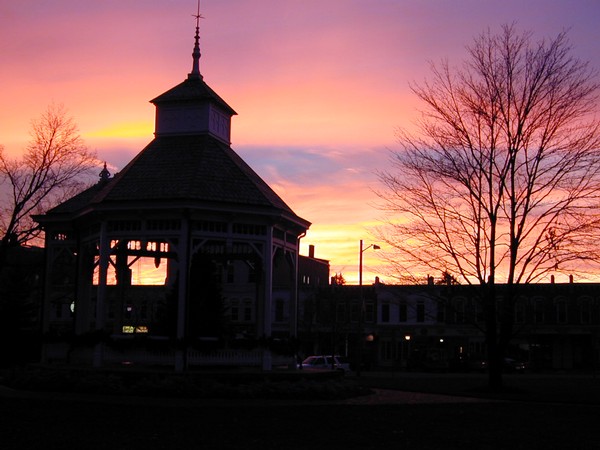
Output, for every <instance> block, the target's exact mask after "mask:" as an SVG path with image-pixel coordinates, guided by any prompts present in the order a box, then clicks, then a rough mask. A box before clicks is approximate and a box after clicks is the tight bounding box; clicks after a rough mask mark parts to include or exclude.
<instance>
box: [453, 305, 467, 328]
mask: <svg viewBox="0 0 600 450" xmlns="http://www.w3.org/2000/svg"><path fill="white" fill-rule="evenodd" d="M464 321H465V303H464V302H463V301H462V300H457V301H456V303H455V304H454V322H455V323H463V322H464Z"/></svg>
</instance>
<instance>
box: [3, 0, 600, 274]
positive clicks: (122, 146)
mask: <svg viewBox="0 0 600 450" xmlns="http://www.w3.org/2000/svg"><path fill="white" fill-rule="evenodd" d="M195 10H196V0H160V1H158V0H146V1H141V0H96V1H91V0H35V1H34V0H19V1H14V0H0V57H1V64H0V81H1V84H0V93H1V97H2V106H3V107H2V109H1V110H0V145H3V146H4V147H5V151H7V152H8V153H9V154H13V155H18V154H19V152H21V151H22V149H23V148H24V146H25V145H26V143H27V141H28V139H29V135H28V132H29V128H30V122H31V120H32V119H34V118H36V117H38V116H39V115H40V114H41V113H42V112H43V111H44V110H45V109H46V107H47V106H48V105H49V104H51V103H53V102H54V103H61V104H64V106H65V107H66V108H67V110H68V111H69V114H70V115H72V116H73V117H74V119H75V121H76V122H77V124H78V126H79V129H80V132H81V134H82V136H83V137H84V139H85V141H86V142H87V144H88V145H89V146H90V147H91V148H92V149H94V150H96V151H97V153H98V156H99V158H100V161H106V162H107V164H108V165H109V168H110V170H111V171H112V172H117V171H118V170H120V169H121V168H122V167H123V166H124V165H125V164H126V163H127V162H129V160H130V159H131V158H132V157H133V156H134V155H135V154H137V153H138V152H139V151H140V150H142V149H143V148H144V146H145V145H146V144H147V143H149V142H150V141H151V140H152V138H153V135H152V133H153V127H154V107H153V105H151V104H150V103H149V100H151V99H152V98H154V97H156V96H158V95H159V94H161V93H162V92H164V91H166V90H168V89H170V88H171V87H173V86H175V85H176V84H178V83H180V82H181V81H183V80H184V79H185V78H186V76H187V73H188V72H190V70H191V65H192V57H191V52H192V48H193V43H194V42H193V38H194V32H195V29H194V27H195V19H194V18H193V17H192V14H193V13H194V12H195ZM201 13H202V15H203V16H204V17H205V19H203V20H201V23H200V36H201V39H200V47H201V52H202V58H201V60H200V70H201V72H202V74H203V76H204V80H205V81H206V82H207V83H208V85H209V86H211V87H212V88H213V89H214V90H215V91H216V92H217V93H218V94H219V95H220V96H221V97H223V98H224V99H225V100H226V101H227V102H228V103H229V105H231V106H232V107H233V108H234V109H235V110H236V111H237V113H238V116H235V117H234V119H233V125H232V148H233V149H234V150H235V151H236V152H238V153H239V154H240V155H241V156H242V158H244V159H245V160H246V161H247V162H248V163H249V164H250V165H251V166H252V167H253V168H254V170H255V171H256V172H257V173H258V174H259V175H261V176H262V177H263V179H264V180H265V181H266V182H267V183H269V184H270V185H271V186H272V187H273V188H274V189H275V191H276V192H277V193H278V194H280V195H281V197H282V198H283V199H284V200H285V201H286V202H287V203H288V204H289V205H290V206H291V207H292V209H293V210H294V211H295V212H296V213H297V214H298V215H300V216H301V217H303V218H305V219H307V220H309V221H311V222H312V224H313V225H312V226H311V228H310V231H309V233H308V234H307V236H306V237H305V238H304V239H303V245H302V254H307V253H308V250H307V247H308V245H309V244H313V245H315V246H316V256H317V257H319V258H324V259H329V260H330V261H331V273H332V275H333V274H334V273H339V272H341V273H342V274H343V275H344V277H345V278H346V280H347V281H348V282H350V283H356V282H357V279H358V275H357V271H358V253H359V251H358V249H359V241H360V239H364V241H365V246H366V245H369V244H371V243H373V241H372V238H371V237H370V234H369V228H370V227H373V226H375V225H376V224H377V223H378V220H379V219H380V217H381V216H382V213H381V212H380V211H379V210H378V209H377V208H376V204H377V198H376V196H375V195H374V194H373V189H376V188H377V177H376V175H375V171H376V170H378V169H385V168H386V165H387V164H388V161H389V150H394V149H397V144H396V138H395V130H396V129H397V128H398V127H404V128H411V126H412V123H413V122H414V121H415V120H416V119H417V118H418V107H419V105H418V104H417V103H416V102H415V97H414V95H413V94H412V92H411V90H410V86H409V85H410V83H411V82H421V81H423V80H424V79H425V78H426V77H427V76H428V75H429V73H430V62H435V63H437V62H439V61H440V60H441V59H442V58H447V59H448V60H449V62H450V64H451V65H458V64H459V63H460V62H461V61H462V60H463V59H464V57H465V55H466V53H465V50H464V48H465V45H467V44H470V43H471V42H472V39H473V37H474V36H475V35H477V34H479V33H480V32H482V31H484V30H485V29H487V28H488V27H489V28H491V29H492V30H493V31H497V30H499V27H500V25H502V24H506V23H512V22H515V23H516V24H517V27H518V28H519V29H520V30H531V31H532V32H533V33H534V36H535V38H544V37H554V36H556V34H558V33H559V32H560V31H563V30H564V29H568V30H570V31H569V38H570V41H571V44H572V45H573V47H574V50H573V54H574V55H575V56H578V57H580V58H581V59H584V60H589V61H590V62H591V64H592V65H593V66H594V67H596V68H600V44H599V43H600V1H598V0H503V1H497V0H202V1H201ZM100 169H101V167H100V166H99V168H98V172H99V171H100ZM364 258H365V259H364V282H365V283H371V282H373V279H374V277H375V276H376V275H378V276H380V277H381V278H382V279H383V280H384V281H385V279H386V274H385V268H384V267H382V265H383V262H382V261H380V260H379V259H378V258H377V253H376V252H373V251H372V250H368V251H366V252H365V253H364Z"/></svg>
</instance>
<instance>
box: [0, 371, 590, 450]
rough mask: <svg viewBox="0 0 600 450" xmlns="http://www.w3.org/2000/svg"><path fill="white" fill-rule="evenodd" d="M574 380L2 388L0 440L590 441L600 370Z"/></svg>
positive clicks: (542, 444)
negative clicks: (80, 390) (227, 394)
mask: <svg viewBox="0 0 600 450" xmlns="http://www.w3.org/2000/svg"><path fill="white" fill-rule="evenodd" d="M482 380H484V378H481V377H471V376H467V375H465V376H462V377H461V376H460V375H454V374H447V376H445V375H443V374H441V375H424V374H404V375H398V374H396V375H395V376H391V375H389V374H380V375H378V376H375V375H374V374H365V375H363V376H362V377H361V380H360V382H361V383H365V384H369V385H377V386H379V387H388V388H389V387H395V388H405V389H409V388H410V389H409V390H420V391H423V392H438V393H442V392H443V393H446V394H459V395H464V394H465V393H468V392H469V391H471V390H473V389H474V390H475V391H477V387H478V386H479V387H481V381H482ZM510 380H513V378H512V377H511V378H510V379H509V380H508V381H510ZM582 380H583V378H577V377H575V378H573V377H562V378H560V377H551V378H550V379H548V377H546V379H545V378H544V377H536V376H534V375H532V376H528V375H525V376H523V377H522V378H514V381H512V382H511V385H515V384H514V383H516V384H518V385H519V386H518V389H514V390H512V392H513V394H510V393H509V395H516V396H517V398H516V399H515V398H513V401H501V402H489V403H488V402H484V403H455V404H418V405H343V404H339V403H335V402H324V401H314V402H311V401H304V402H297V401H289V402H283V401H276V400H258V399H256V400H244V401H238V400H231V399H230V400H210V399H209V400H203V399H194V400H189V401H186V400H182V399H176V400H172V399H160V400H156V399H144V398H137V397H129V398H128V397H106V396H102V395H97V396H89V395H86V396H77V395H61V394H53V395H50V396H49V395H30V396H24V397H14V398H10V397H4V398H3V397H0V449H2V450H12V449H27V450H32V449H44V450H52V449H57V450H58V449H60V450H69V449H83V450H95V449H98V450H100V449H102V450H104V449H127V450H138V449H140V450H141V449H144V450H148V449H169V450H176V449H185V450H189V449H243V450H251V449H261V450H266V449H278V450H279V449H290V450H294V449H361V450H367V449H461V450H467V449H477V450H484V449H544V450H552V449H561V450H563V449H570V450H571V449H597V448H600V427H599V426H598V422H599V420H600V402H597V401H587V402H578V401H576V400H577V399H580V398H584V396H585V391H586V390H588V389H590V386H591V387H594V386H596V385H597V384H599V383H600V380H598V379H595V378H587V379H586V382H585V383H584V382H582ZM515 386H516V385H515ZM552 386H554V387H552ZM560 386H563V388H562V389H560V388H559V387H560ZM528 389H529V390H528ZM553 390H558V391H559V392H560V395H559V397H560V398H559V399H558V401H551V400H552V394H553V392H552V391H553ZM568 391H571V392H572V396H571V397H572V399H573V400H574V401H570V402H569V401H567V400H568V397H567V394H568ZM514 392H517V394H514ZM596 392H597V391H593V392H591V395H595V393H596ZM542 393H545V394H546V397H545V400H544V399H543V398H542ZM588 398H589V395H588ZM515 400H516V401H515ZM596 400H597V399H596Z"/></svg>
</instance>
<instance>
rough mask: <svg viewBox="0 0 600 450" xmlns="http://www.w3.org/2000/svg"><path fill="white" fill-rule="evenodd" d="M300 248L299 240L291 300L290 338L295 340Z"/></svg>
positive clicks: (293, 260) (295, 257) (294, 255)
mask: <svg viewBox="0 0 600 450" xmlns="http://www.w3.org/2000/svg"><path fill="white" fill-rule="evenodd" d="M299 248H300V242H299V240H298V247H296V250H295V251H294V252H293V254H292V257H291V258H290V259H291V261H292V265H293V267H292V287H291V299H290V338H292V339H293V340H295V339H296V338H297V337H298V249H299Z"/></svg>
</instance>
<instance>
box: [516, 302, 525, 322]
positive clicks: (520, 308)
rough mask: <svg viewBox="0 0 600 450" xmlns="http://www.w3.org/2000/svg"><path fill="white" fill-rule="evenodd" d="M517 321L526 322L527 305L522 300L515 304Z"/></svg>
mask: <svg viewBox="0 0 600 450" xmlns="http://www.w3.org/2000/svg"><path fill="white" fill-rule="evenodd" d="M515 323H525V307H524V305H523V303H521V302H519V303H517V304H516V305H515Z"/></svg>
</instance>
